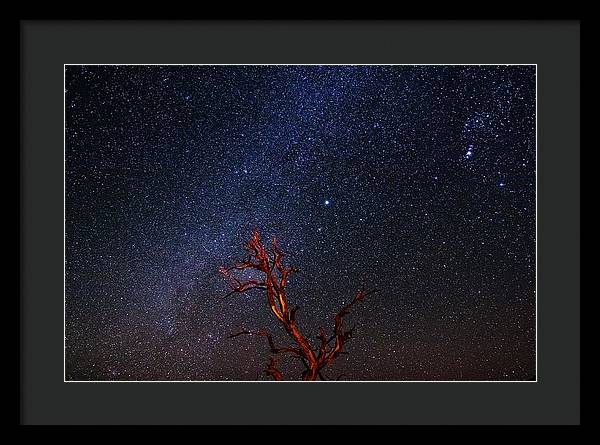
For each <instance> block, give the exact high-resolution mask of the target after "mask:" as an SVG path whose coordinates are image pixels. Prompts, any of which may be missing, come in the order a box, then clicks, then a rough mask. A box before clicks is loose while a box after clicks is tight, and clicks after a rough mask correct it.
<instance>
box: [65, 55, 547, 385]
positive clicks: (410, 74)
mask: <svg viewBox="0 0 600 445" xmlns="http://www.w3.org/2000/svg"><path fill="white" fill-rule="evenodd" d="M535 101H536V98H535V67H534V66H118V65H117V66H67V67H66V78H65V107H66V110H65V112H66V134H65V138H66V147H65V155H66V167H65V169H66V171H65V187H66V293H65V304H66V308H65V309H66V310H65V312H66V339H65V344H66V351H65V360H66V378H67V380H256V379H258V380H263V379H266V376H264V375H263V374H262V371H263V369H264V368H265V365H266V363H267V361H268V348H267V345H266V344H265V342H264V339H261V338H248V337H237V338H233V339H229V338H227V337H228V335H229V334H232V333H234V332H236V331H239V329H240V328H247V329H267V330H269V331H271V332H272V333H273V334H274V337H275V340H276V342H278V343H280V344H285V343H287V340H286V337H285V335H284V334H282V333H281V332H280V330H281V329H280V327H279V326H278V325H277V323H276V320H275V319H274V317H273V316H272V314H270V312H269V311H268V309H267V307H266V302H265V297H264V295H262V294H260V293H259V292H249V293H247V294H244V295H240V296H233V297H230V298H228V299H226V300H223V299H222V296H223V295H225V294H226V293H227V290H228V289H227V285H226V283H225V282H224V280H223V279H222V277H221V276H220V275H219V274H218V271H217V270H218V267H219V266H221V265H229V264H231V263H232V262H233V261H235V260H239V259H243V257H244V252H243V249H242V243H243V242H244V241H245V240H246V239H248V237H249V236H250V233H251V230H252V228H253V227H257V228H258V229H259V230H260V232H261V234H262V235H263V237H265V238H269V237H271V236H273V235H276V236H277V237H278V239H279V241H280V245H281V247H282V248H283V249H284V250H285V251H286V252H287V257H286V258H287V260H288V262H289V263H290V264H293V265H295V266H296V267H298V268H299V269H300V272H299V273H298V274H297V275H296V276H294V277H293V278H292V279H291V280H290V283H289V285H288V298H289V300H290V303H291V304H298V305H299V306H300V307H301V309H300V310H299V312H298V315H297V318H298V322H299V324H300V328H301V329H302V330H303V332H305V333H307V334H309V336H310V338H311V340H312V339H315V336H316V335H317V333H318V328H319V326H323V327H325V328H326V329H328V330H329V331H330V330H331V327H332V325H333V316H334V314H335V312H336V311H337V310H339V309H340V308H341V307H342V306H343V305H344V304H345V303H348V302H349V300H350V299H351V298H352V297H353V295H354V294H355V292H356V291H357V290H358V289H359V288H360V287H361V286H365V287H366V288H377V289H379V293H378V294H375V295H374V296H373V297H372V298H371V299H369V300H368V301H365V302H363V303H361V304H360V305H358V306H356V307H355V308H354V309H353V312H352V314H351V315H350V316H348V323H349V324H350V325H356V330H355V336H354V338H353V340H352V341H351V342H350V343H348V347H347V350H348V352H349V354H347V355H343V356H341V357H340V358H339V359H338V361H337V362H336V363H335V365H334V366H333V369H331V370H330V371H327V372H328V373H330V374H331V375H332V376H335V375H336V374H341V373H343V374H345V375H346V376H347V377H346V378H347V379H349V380H363V381H364V380H529V379H535V338H536V335H535V315H536V314H535V302H536V296H535V276H536V275H535V263H536V261H535V242H536V236H535V208H536V194H535V190H536V188H535V160H536V158H535V156H536V140H535V133H536V129H535V128H536V127H535V125H536V116H535ZM316 341H317V340H316V339H315V344H316ZM297 365H298V364H297V363H294V362H293V361H290V362H285V361H284V362H282V364H281V369H282V371H283V372H284V374H285V375H286V378H289V379H296V378H297V377H298V375H299V371H300V369H299V368H298V366H297Z"/></svg>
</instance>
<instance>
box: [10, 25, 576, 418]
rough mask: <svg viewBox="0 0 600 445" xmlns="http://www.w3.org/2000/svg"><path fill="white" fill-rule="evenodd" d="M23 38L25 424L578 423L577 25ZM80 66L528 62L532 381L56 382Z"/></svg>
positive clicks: (90, 29)
mask: <svg viewBox="0 0 600 445" xmlns="http://www.w3.org/2000/svg"><path fill="white" fill-rule="evenodd" d="M20 37H21V46H20V51H21V54H20V55H21V58H20V62H21V73H20V77H21V94H20V103H21V121H20V122H21V129H20V136H21V196H20V201H21V209H20V210H21V215H20V217H21V219H20V228H21V277H20V278H21V281H20V284H21V295H20V303H21V343H20V346H21V349H20V358H21V368H20V377H21V381H20V421H21V423H22V424H203V425H209V424H212V425H214V424H246V425H250V424H578V423H579V421H580V406H579V403H580V331H579V317H580V315H579V310H580V289H579V284H580V270H579V267H580V260H579V254H580V198H579V193H580V186H579V160H580V140H579V138H580V111H579V110H580V91H579V89H580V23H579V22H577V21H562V22H536V21H515V22H510V21H507V22H497V21H489V22H486V21H472V22H469V21H457V22H450V21H448V22H446V21H432V22H426V21H404V22H403V21H363V22H355V21H344V22H335V21H324V22H318V21H198V22H188V21H186V22H177V21H174V22H162V21H151V22H150V21H148V22H143V21H89V22H85V21H33V20H32V21H22V22H20ZM79 63H82V64H85V63H253V64H255V63H298V64H302V63H311V64H315V63H317V64H318V63H341V64H343V63H358V64H362V63H364V64H375V63H407V64H420V63H425V64H430V63H436V64H484V63H485V64H487V63H491V64H504V63H506V64H515V63H517V64H521V63H522V64H536V65H537V76H538V79H537V82H538V98H537V99H538V129H537V134H538V144H537V156H538V159H537V168H538V172H537V174H538V183H537V185H538V208H537V224H538V230H537V235H538V238H537V239H538V243H537V261H538V263H537V264H538V275H537V299H538V308H537V317H538V349H537V350H538V357H537V360H538V381H537V382H522V383H518V382H517V383H502V382H498V383H462V382H457V383H421V382H406V383H394V382H389V383H374V384H370V383H352V382H349V383H347V384H346V383H339V384H335V385H310V384H309V385H303V384H300V385H285V386H281V385H277V384H274V385H259V384H253V383H240V382H229V383H212V382H210V383H209V382H192V383H123V382H114V383H111V382H105V383H68V382H64V369H63V364H64V363H63V347H64V344H63V340H64V331H63V327H64V325H63V316H64V313H63V310H64V306H63V290H64V279H63V278H64V275H63V266H64V257H63V253H64V251H63V247H64V232H63V229H64V226H63V222H64V206H63V199H64V186H63V167H64V164H63V162H64V157H63V154H64V140H63V128H64V126H63V110H64V108H63V93H64V90H63V76H64V64H79ZM284 391H285V397H286V398H287V399H291V400H293V401H294V402H293V404H290V405H288V406H287V409H285V410H283V409H272V407H273V406H278V400H280V398H281V397H282V394H283V392H284ZM320 403H323V404H331V403H335V404H336V405H338V406H339V407H340V409H339V410H337V409H331V410H328V411H327V413H326V415H324V413H323V412H321V411H320V410H318V409H315V408H314V407H315V406H318V405H320ZM347 406H357V407H363V408H361V409H356V410H348V409H343V408H344V407H347ZM266 412H268V413H269V414H268V416H266V415H265V413H266Z"/></svg>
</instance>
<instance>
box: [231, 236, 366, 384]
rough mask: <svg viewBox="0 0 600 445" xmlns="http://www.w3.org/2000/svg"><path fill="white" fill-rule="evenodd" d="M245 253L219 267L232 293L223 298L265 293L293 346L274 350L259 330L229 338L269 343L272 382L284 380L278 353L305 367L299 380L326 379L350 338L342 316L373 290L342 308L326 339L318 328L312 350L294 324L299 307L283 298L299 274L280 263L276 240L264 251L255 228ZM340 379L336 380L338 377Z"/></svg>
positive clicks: (280, 253) (269, 337) (322, 330)
mask: <svg viewBox="0 0 600 445" xmlns="http://www.w3.org/2000/svg"><path fill="white" fill-rule="evenodd" d="M244 248H245V249H246V251H247V253H248V258H247V259H246V261H242V262H239V263H236V264H234V265H233V266H230V267H221V268H219V272H220V273H221V274H223V276H224V277H225V278H226V279H227V281H228V283H229V285H230V286H231V292H229V293H228V294H227V295H226V296H225V297H228V296H230V295H233V294H241V293H244V292H247V291H249V290H251V289H261V290H264V291H265V293H266V296H267V302H268V304H269V307H270V309H271V312H272V313H273V315H274V316H275V317H276V318H277V320H278V321H279V323H280V324H281V326H282V327H283V328H284V329H285V332H286V333H287V334H288V336H289V337H290V338H291V339H292V340H293V342H294V345H293V346H284V347H276V346H275V343H274V342H273V337H272V336H271V334H270V333H269V332H267V331H264V330H259V331H241V332H238V333H236V334H232V335H230V338H233V337H237V336H240V335H255V336H260V337H265V338H266V339H267V341H268V343H269V348H270V351H271V354H272V355H271V357H270V360H269V364H268V366H267V369H266V370H265V373H266V374H267V375H269V376H271V377H272V378H273V379H275V380H283V374H282V372H281V371H280V370H279V369H278V368H277V359H276V358H277V356H278V355H279V354H285V353H288V354H292V355H294V356H296V357H298V358H299V359H300V360H301V362H302V363H303V365H304V368H305V369H304V371H303V372H302V375H301V377H302V380H306V381H311V380H317V379H319V378H320V379H321V380H326V378H325V376H324V375H323V373H322V372H321V371H322V370H323V369H324V368H326V367H327V366H328V365H330V364H331V362H333V361H334V360H335V359H336V358H337V357H338V356H339V355H340V354H343V353H345V352H344V351H343V347H344V345H345V344H346V343H347V342H348V341H349V340H350V338H351V337H352V332H353V329H348V330H344V327H343V321H344V317H345V316H346V315H348V313H349V312H350V309H351V308H352V307H353V306H354V305H355V304H356V303H358V302H359V301H362V300H363V299H364V298H365V297H366V296H367V295H370V294H372V293H373V292H375V291H370V292H365V291H362V290H361V291H359V292H357V294H356V295H355V296H354V298H353V299H352V301H351V302H350V303H349V304H347V305H346V306H344V307H343V308H342V309H341V310H340V311H339V312H338V313H337V314H336V316H335V321H334V327H333V335H331V336H330V337H328V336H327V334H326V333H325V330H324V329H323V328H320V330H319V334H318V335H317V339H318V340H319V345H318V349H316V348H313V346H312V345H311V343H310V342H309V341H308V339H307V337H306V336H305V335H303V334H302V333H301V332H300V330H299V329H298V326H297V324H296V312H297V310H298V309H299V307H298V306H294V307H292V308H290V307H289V306H288V301H287V296H286V286H287V283H288V279H289V277H290V275H291V274H293V273H296V272H298V270H297V269H296V268H294V267H285V266H284V265H283V263H282V259H283V257H284V253H283V252H282V251H281V249H280V248H279V246H278V245H277V239H276V238H275V237H273V240H272V242H271V249H270V250H267V249H266V248H265V246H264V245H263V244H262V242H261V239H260V234H259V233H258V231H257V230H256V229H255V230H253V232H252V237H251V238H250V240H249V241H248V242H246V243H245V244H244ZM244 270H252V271H257V272H258V276H259V277H260V278H257V279H247V280H240V279H239V278H238V277H237V276H236V272H237V274H239V273H240V271H244ZM338 378H339V377H338Z"/></svg>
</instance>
